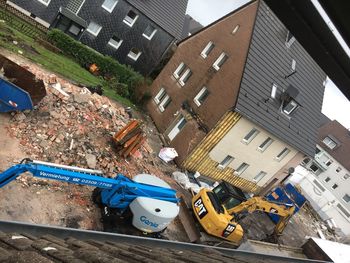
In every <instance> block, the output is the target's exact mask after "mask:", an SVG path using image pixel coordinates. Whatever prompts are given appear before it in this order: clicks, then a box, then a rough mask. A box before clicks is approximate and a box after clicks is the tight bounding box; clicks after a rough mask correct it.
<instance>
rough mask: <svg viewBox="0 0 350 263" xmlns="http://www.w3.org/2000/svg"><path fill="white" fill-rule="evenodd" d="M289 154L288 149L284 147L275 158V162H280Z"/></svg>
mask: <svg viewBox="0 0 350 263" xmlns="http://www.w3.org/2000/svg"><path fill="white" fill-rule="evenodd" d="M289 153H290V149H288V148H287V147H284V148H283V150H282V151H281V152H280V153H279V154H278V155H277V156H276V157H275V159H276V160H277V161H279V162H280V161H282V160H283V159H284V157H286V156H287V155H288V154H289Z"/></svg>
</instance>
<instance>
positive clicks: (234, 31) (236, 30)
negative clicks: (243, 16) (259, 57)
mask: <svg viewBox="0 0 350 263" xmlns="http://www.w3.org/2000/svg"><path fill="white" fill-rule="evenodd" d="M240 27H241V26H240V25H239V24H238V25H236V26H235V28H234V29H233V30H232V35H234V34H236V33H237V32H238V29H239V28H240Z"/></svg>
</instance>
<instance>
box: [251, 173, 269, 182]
mask: <svg viewBox="0 0 350 263" xmlns="http://www.w3.org/2000/svg"><path fill="white" fill-rule="evenodd" d="M266 175H267V173H266V172H264V171H260V172H259V173H258V174H257V175H256V176H255V177H254V178H253V182H255V183H258V182H260V181H261V180H262V179H263V178H264V177H265V176H266Z"/></svg>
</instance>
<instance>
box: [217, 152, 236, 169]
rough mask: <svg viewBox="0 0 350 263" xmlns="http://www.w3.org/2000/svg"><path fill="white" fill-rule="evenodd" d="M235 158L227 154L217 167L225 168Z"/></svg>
mask: <svg viewBox="0 0 350 263" xmlns="http://www.w3.org/2000/svg"><path fill="white" fill-rule="evenodd" d="M234 159H235V158H233V157H232V156H230V155H227V156H226V157H225V158H224V159H223V160H222V161H221V162H220V163H219V164H218V166H217V167H218V169H221V170H222V169H224V168H226V167H227V166H228V165H229V164H230V163H231V162H232V161H233V160H234Z"/></svg>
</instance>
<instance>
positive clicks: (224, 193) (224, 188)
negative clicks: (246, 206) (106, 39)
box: [213, 181, 248, 210]
mask: <svg viewBox="0 0 350 263" xmlns="http://www.w3.org/2000/svg"><path fill="white" fill-rule="evenodd" d="M213 193H214V194H215V195H216V197H217V199H218V202H219V203H220V205H222V206H224V207H225V208H226V210H229V209H231V208H233V207H235V206H237V205H239V204H241V203H242V202H245V201H247V199H248V198H247V195H246V194H245V193H244V192H243V191H242V190H241V189H239V188H237V187H235V186H233V185H231V184H229V183H227V182H225V181H223V182H221V183H220V184H219V185H218V186H216V187H215V188H214V189H213Z"/></svg>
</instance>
